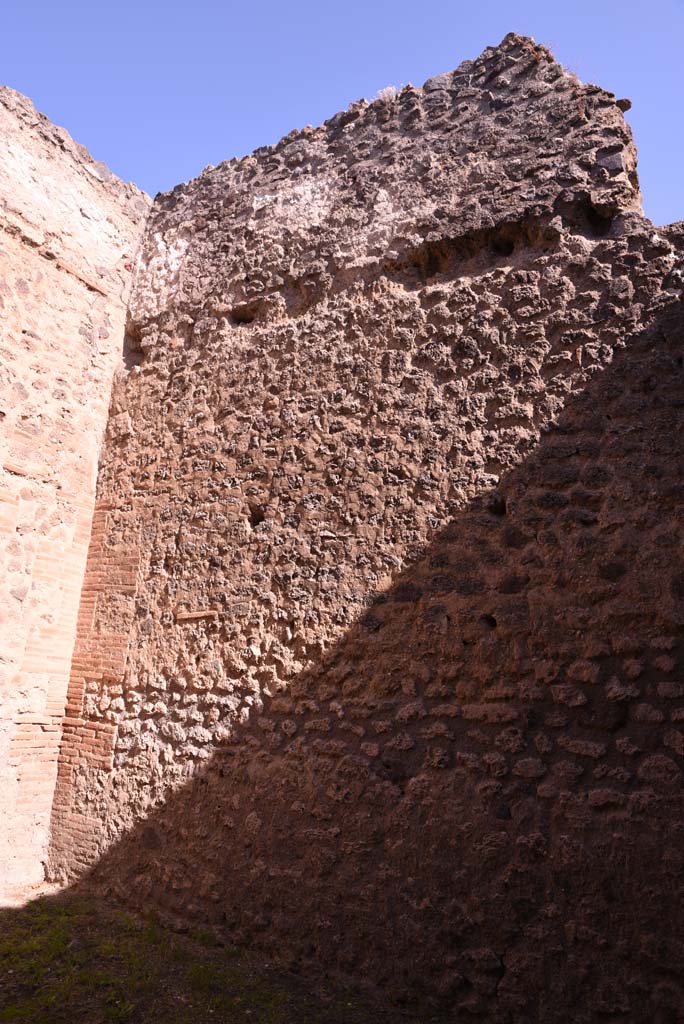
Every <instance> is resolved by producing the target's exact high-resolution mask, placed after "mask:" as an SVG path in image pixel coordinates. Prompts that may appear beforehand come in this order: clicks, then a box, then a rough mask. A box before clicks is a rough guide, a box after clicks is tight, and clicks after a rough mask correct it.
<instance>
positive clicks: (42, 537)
mask: <svg viewBox="0 0 684 1024" xmlns="http://www.w3.org/2000/svg"><path fill="white" fill-rule="evenodd" d="M0 138H2V145H1V146H0V466H1V468H0V564H1V567H2V571H1V572H0V822H1V824H0V879H1V880H3V881H8V882H32V881H38V880H39V879H41V878H42V877H43V874H44V861H45V856H46V849H47V837H48V826H49V822H50V813H51V808H52V799H53V795H54V788H55V779H56V775H57V753H58V749H59V742H60V736H61V730H62V723H63V717H64V707H65V701H66V692H67V683H68V678H69V670H70V664H71V655H72V651H73V647H74V638H75V633H76V620H77V614H78V607H79V600H82V601H83V605H84V606H85V605H87V602H88V598H87V596H86V593H85V592H82V583H83V572H84V569H85V562H86V553H87V550H88V543H89V539H90V531H91V523H92V518H93V504H94V499H95V481H96V476H97V462H98V456H99V451H100V445H101V442H102V436H103V433H104V428H105V424H106V420H107V408H108V405H109V395H110V389H111V382H112V376H113V373H114V370H115V367H116V366H117V365H118V364H119V363H120V361H121V348H122V337H123V330H124V321H125V313H126V302H127V297H128V282H129V280H130V272H131V268H132V265H133V260H134V257H135V255H136V250H137V245H138V242H139V238H140V233H141V230H142V225H143V221H144V217H145V214H146V212H147V209H148V205H149V200H147V198H146V197H145V196H143V195H142V194H141V193H140V192H139V191H138V190H137V189H136V188H134V187H133V186H131V185H124V184H122V183H121V182H119V181H117V180H116V179H115V178H114V177H113V176H112V175H111V174H109V172H108V171H107V170H106V168H104V167H102V165H98V164H96V163H94V162H93V161H92V160H91V159H90V157H89V156H88V154H87V153H86V152H85V150H83V149H82V147H80V146H77V145H76V144H75V143H74V142H73V141H72V140H71V139H70V137H69V136H68V135H67V133H66V132H64V131H63V130H62V129H59V128H55V127H54V126H53V125H51V124H50V123H49V121H47V119H46V118H44V117H42V115H40V114H38V113H37V112H36V110H35V109H34V107H33V106H32V104H31V103H30V102H29V101H28V100H26V99H25V98H24V97H23V96H20V95H19V94H18V93H15V92H13V91H12V90H10V89H2V90H0ZM98 735H99V727H96V726H92V725H91V726H89V727H88V729H87V730H86V731H85V732H84V734H83V740H84V743H83V746H84V749H85V748H86V747H87V746H88V744H89V743H90V742H92V740H93V739H95V738H96V737H97V736H98Z"/></svg>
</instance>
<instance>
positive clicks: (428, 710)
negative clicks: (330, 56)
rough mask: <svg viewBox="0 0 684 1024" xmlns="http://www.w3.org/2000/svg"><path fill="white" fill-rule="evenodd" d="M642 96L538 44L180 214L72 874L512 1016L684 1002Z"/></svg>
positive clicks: (138, 343)
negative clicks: (637, 129)
mask: <svg viewBox="0 0 684 1024" xmlns="http://www.w3.org/2000/svg"><path fill="white" fill-rule="evenodd" d="M621 107H624V104H620V105H618V104H617V103H616V101H615V98H614V97H612V96H611V95H609V94H607V93H605V92H603V91H602V90H600V89H598V88H595V87H593V86H586V85H582V84H581V83H579V82H578V81H577V79H576V78H575V77H574V76H572V75H569V74H567V73H566V72H564V70H563V69H562V68H561V67H560V66H559V65H558V64H556V63H555V62H554V60H553V59H552V57H551V56H550V55H549V54H548V53H547V51H545V50H544V49H543V48H540V47H536V46H535V45H534V44H533V43H532V42H531V41H530V40H527V39H522V38H520V37H517V36H509V37H507V38H506V39H505V40H504V42H503V43H502V44H501V46H499V47H497V48H495V49H491V50H487V51H485V53H484V54H483V55H482V57H481V58H480V59H478V60H477V61H474V62H467V63H466V64H463V65H461V66H460V67H459V68H458V69H457V70H456V71H455V72H453V73H451V74H447V75H441V76H439V77H438V78H436V79H432V80H431V81H429V82H428V83H426V84H425V86H424V87H423V89H416V88H413V87H408V88H406V89H403V90H402V91H401V92H400V93H399V94H398V95H396V96H390V95H384V96H383V97H381V98H379V99H378V100H377V101H375V102H374V103H372V104H370V105H368V104H365V103H360V104H356V105H354V106H353V107H351V108H350V109H349V110H348V111H346V112H344V113H342V114H339V115H337V116H336V117H334V118H333V119H332V120H331V121H329V122H327V123H326V124H325V125H324V126H323V127H321V128H316V129H313V128H307V129H304V130H303V131H302V132H296V133H292V134H291V135H290V136H287V137H286V138H285V139H283V140H282V141H281V142H280V143H279V144H278V145H277V146H273V147H268V148H266V149H264V150H260V151H258V152H257V153H255V154H254V155H253V156H251V157H248V158H246V159H244V160H240V161H231V162H230V163H227V164H224V165H221V166H220V167H217V168H213V169H209V170H207V171H206V172H205V173H204V174H203V175H202V176H201V177H200V178H198V179H197V180H196V181H194V182H191V183H190V184H188V185H184V186H179V187H178V188H177V189H175V190H174V191H173V192H171V193H169V194H168V195H166V196H162V197H160V198H159V199H158V200H157V201H156V203H155V205H154V208H153V211H152V214H151V218H150V221H149V223H148V228H147V231H146V235H145V240H144V245H143V254H142V261H141V265H140V269H139V271H138V274H137V279H136V282H135V286H134V294H133V298H132V303H131V325H130V331H129V343H130V345H131V348H132V349H133V350H135V351H134V352H133V353H132V356H131V361H132V362H133V361H137V363H138V365H136V366H134V367H133V368H132V369H131V371H130V372H129V373H128V375H127V376H125V377H123V376H122V377H121V378H120V379H119V380H118V381H117V384H116V386H115V389H114V394H113V400H112V407H111V413H110V420H109V426H108V431H107V437H106V442H105V447H104V451H103V456H102V462H101V468H100V477H99V484H98V505H97V511H96V519H95V529H94V536H93V542H92V544H91V548H90V553H89V559H88V567H87V572H86V592H87V601H86V602H85V603H84V604H83V605H82V611H81V615H80V617H79V631H78V638H77V644H76V652H75V657H74V667H73V672H72V680H71V686H70V708H69V712H70V715H69V718H68V719H67V723H66V727H65V741H64V746H63V753H62V762H61V766H60V778H59V782H58V790H57V795H56V800H55V807H54V817H53V843H52V847H51V861H50V870H51V872H52V874H53V876H55V877H73V876H74V875H75V874H76V873H78V872H79V871H80V870H81V869H82V868H83V867H84V866H85V865H88V864H94V863H95V862H96V861H98V859H99V858H102V855H103V854H104V855H105V856H104V859H102V860H101V861H100V865H99V868H98V869H97V871H96V874H95V876H94V879H93V881H95V882H97V884H100V885H102V886H105V887H106V886H108V887H110V888H112V889H114V890H116V891H117V892H121V893H123V894H124V895H127V896H128V898H134V899H139V900H141V901H143V902H144V903H145V904H146V905H149V901H150V900H152V901H156V902H157V903H158V904H159V905H160V906H162V907H165V908H166V909H167V910H168V911H169V912H172V913H176V914H180V915H181V916H188V915H195V914H196V915H198V916H201V917H202V919H204V920H206V919H209V920H212V921H216V922H217V923H223V924H224V925H225V927H226V928H227V929H228V931H229V932H230V934H231V935H232V936H233V937H234V938H238V939H241V940H243V941H248V942H252V943H258V944H261V945H262V946H263V947H264V948H267V949H268V950H269V951H270V953H271V954H272V955H275V956H278V957H280V958H281V959H283V958H284V959H289V960H290V961H292V962H296V961H311V960H313V961H316V962H318V963H319V964H321V963H323V964H325V965H327V966H328V967H330V968H332V969H338V970H341V971H344V972H346V973H349V974H353V975H354V976H356V977H367V978H371V979H374V980H375V981H377V982H379V983H381V984H383V985H384V986H385V987H386V988H387V989H388V990H389V991H391V992H393V993H394V994H395V995H396V996H397V997H402V996H406V995H408V994H409V993H412V994H413V996H414V997H415V996H416V995H418V996H420V995H423V994H425V995H426V996H427V997H428V998H431V999H437V998H439V999H442V1000H443V1001H445V1002H446V1003H447V1004H448V1005H449V1006H450V1007H451V1009H452V1010H454V1011H455V1010H456V1009H460V1010H462V1011H463V1012H464V1013H466V1012H467V1013H469V1014H471V1015H472V1016H474V1017H477V1016H480V1017H482V1018H484V1019H487V1020H491V1021H494V1020H497V1021H498V1020H501V1021H504V1020H516V1021H523V1020H532V1019H544V1020H558V1021H561V1020H567V1019H572V1020H575V1021H581V1020H595V1019H596V1013H606V1014H608V1015H610V1014H616V1013H619V1012H622V1010H621V1005H622V1003H624V1002H625V1000H627V1001H628V1002H629V1001H630V1000H632V1003H630V1006H632V1005H633V1007H635V1014H634V1015H633V1017H632V1019H637V1016H636V1013H637V1012H641V1011H642V1010H643V1008H644V1006H646V1005H647V1004H648V1000H649V999H651V1000H655V1002H654V1003H653V1013H655V1012H656V1011H657V1012H658V1013H660V1012H662V1013H663V1014H667V1012H669V1011H668V1007H669V1006H670V1005H671V1004H673V1003H676V1004H677V1005H681V1001H682V997H681V993H680V991H679V990H678V988H677V986H676V984H675V983H674V982H673V981H672V977H673V971H674V965H675V963H676V962H678V958H679V947H678V944H677V942H676V941H675V940H674V939H673V940H672V941H670V940H669V939H667V938H662V934H661V933H660V929H661V928H662V923H663V920H664V919H665V918H667V915H668V914H669V913H672V914H674V913H675V910H676V907H677V898H678V895H679V894H680V889H681V882H680V881H679V880H678V878H679V875H678V872H679V871H680V868H681V864H682V860H683V859H684V845H683V843H682V838H681V834H680V832H679V830H678V829H677V828H676V827H673V822H675V821H676V820H678V818H680V817H681V807H680V788H679V784H680V779H681V758H682V755H683V754H684V740H683V739H682V736H683V735H684V733H683V732H682V731H681V724H680V723H681V721H682V715H683V714H684V690H682V687H681V683H680V680H679V674H678V673H681V668H682V665H681V642H682V624H683V620H682V613H681V589H682V580H683V579H684V576H683V575H682V549H681V544H682V539H681V534H678V532H677V529H676V518H677V502H678V501H679V500H680V498H681V485H680V483H679V476H678V474H680V473H681V466H680V465H679V463H678V453H677V451H676V450H673V445H672V438H673V436H675V434H676V431H677V430H678V429H679V427H680V426H681V423H680V421H681V416H682V408H683V407H684V406H683V403H682V390H681V389H682V372H681V365H682V356H681V351H682V344H683V339H682V323H681V291H680V287H681V275H680V272H679V270H678V267H680V265H681V259H682V255H683V250H682V245H681V236H680V234H679V233H678V232H677V231H676V230H674V229H673V230H672V231H670V232H669V233H665V234H663V233H661V234H658V233H657V232H656V231H655V229H654V228H653V226H652V225H651V224H650V223H649V222H648V221H647V220H646V219H645V218H644V216H643V214H642V213H641V208H640V199H639V193H638V183H637V179H636V172H635V152H634V148H633V145H632V142H631V136H630V133H629V130H628V128H627V127H626V125H625V122H624V119H623V115H622V109H621ZM103 569H106V571H103ZM94 594H95V595H96V600H95V601H93V599H92V598H93V595H94ZM88 735H96V736H97V742H96V743H86V744H84V737H86V736H88ZM656 853H657V855H658V856H656ZM659 858H660V859H659ZM660 864H662V868H661V867H659V866H658V865H660ZM98 880H99V881H98ZM665 894H667V900H665V898H664V897H665ZM665 933H666V929H665ZM573 1000H579V1001H578V1002H577V1005H574V1004H573ZM663 1007H664V1009H663ZM662 1019H663V1020H665V1019H667V1016H663V1017H662Z"/></svg>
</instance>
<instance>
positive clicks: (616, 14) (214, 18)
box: [0, 0, 684, 224]
mask: <svg viewBox="0 0 684 1024" xmlns="http://www.w3.org/2000/svg"><path fill="white" fill-rule="evenodd" d="M509 31H516V32H521V33H524V34H527V35H532V36H534V37H535V39H537V40H538V41H539V42H543V43H545V44H546V45H547V46H550V47H551V49H552V50H553V51H554V53H555V54H556V56H557V57H558V59H559V60H560V61H561V62H562V63H563V64H565V65H566V66H567V67H568V68H570V69H571V70H572V71H575V72H576V73H577V74H578V75H579V76H580V77H581V78H583V79H584V80H585V81H593V82H597V83H598V84H600V85H603V86H604V87H605V88H607V89H610V90H612V91H613V92H615V93H617V94H618V95H619V96H628V97H630V98H631V99H632V101H633V104H634V106H633V108H632V110H631V111H630V113H629V114H628V120H629V121H630V123H631V125H632V127H633V130H634V133H635V136H636V141H637V144H638V147H639V154H640V161H639V171H640V176H641V183H642V190H643V193H644V199H645V207H646V212H647V213H648V214H649V215H650V216H651V217H652V219H653V220H654V221H655V222H656V223H659V224H663V223H667V222H669V221H673V220H678V219H684V189H683V188H682V186H681V182H682V180H684V174H683V173H682V166H683V165H684V0H650V2H646V0H621V2H617V0H616V2H604V0H592V2H588V0H577V2H573V0H562V2H560V3H556V2H554V0H515V2H511V0H466V2H461V0H430V2H429V3H417V2H416V0H413V2H411V3H408V2H407V0H394V2H391V3H389V2H381V0H365V2H363V0H345V2H343V3H340V2H338V3H334V2H333V3H331V2H329V0H286V2H282V0H280V2H273V0H261V2H259V3H248V2H245V0H241V2H239V3H236V2H233V0H224V2H221V0H185V2H183V3H180V2H179V0H167V2H166V3H161V2H159V0H137V2H135V0H116V2H113V3H107V2H103V0H87V2H86V0H49V2H48V0H5V3H4V4H3V14H2V27H1V29H0V32H1V35H0V57H1V60H0V81H2V82H3V83H4V84H6V85H10V86H12V87H13V88H15V89H19V90H20V91H21V92H24V93H27V94H28V95H29V96H30V97H31V98H32V99H33V101H34V102H35V104H36V106H37V107H38V108H39V109H40V110H42V111H44V112H45V113H46V114H48V116H49V117H50V118H51V119H52V120H53V121H55V122H57V123H58V124H61V125H63V126H64V127H66V128H68V130H69V131H70V132H71V134H72V135H73V136H74V137H75V138H76V139H77V140H78V141H79V142H82V143H83V144H84V145H85V146H87V147H88V149H90V151H91V152H92V153H93V155H94V156H95V157H96V158H97V159H100V160H104V161H105V162H106V163H107V164H108V165H109V166H110V167H111V169H112V170H113V171H115V172H116V173H117V174H119V175H120V176H121V177H123V178H126V179H130V180H132V181H135V182H136V183H137V184H138V185H140V186H141V187H142V188H144V189H145V190H146V191H148V192H150V193H151V194H154V193H155V192H157V191H161V190H165V189H168V188H170V187H172V186H173V185H174V184H176V183H177V182H179V181H184V180H186V179H188V178H190V177H193V176H194V175H196V174H198V173H199V172H200V171H201V170H202V168H203V167H205V166H206V165H207V164H216V163H219V162H220V161H221V160H224V159H227V158H228V157H231V156H238V155H242V154H244V153H247V152H249V151H250V150H252V149H254V148H255V147H257V146H260V145H265V144H267V143H271V142H275V141H277V140H278V139H279V138H280V137H281V136H282V135H284V134H286V133H287V132H289V131H290V130H291V129H292V128H299V127H303V126H304V125H306V124H318V123H320V122H321V121H323V120H324V119H325V118H326V117H329V116H331V115H332V114H334V113H335V112H336V111H337V110H339V109H341V108H343V107H345V106H347V105H348V104H349V103H350V102H351V101H352V100H355V99H358V98H359V97H361V96H366V97H369V98H370V97H372V96H373V95H374V94H375V93H376V92H377V91H378V89H381V88H383V87H384V86H386V85H395V86H400V85H403V84H405V83H407V82H412V83H413V84H415V85H420V84H421V83H422V82H423V81H424V80H425V79H426V78H428V77H430V76H431V75H433V74H436V73H438V72H441V71H446V70H449V69H451V68H453V67H455V66H456V65H457V64H459V63H460V61H461V60H464V59H466V58H473V57H476V56H477V55H478V54H479V53H480V52H481V51H482V50H483V49H484V47H485V46H488V45H491V44H495V43H498V42H499V41H500V40H501V39H502V38H503V36H504V35H505V34H506V33H507V32H509Z"/></svg>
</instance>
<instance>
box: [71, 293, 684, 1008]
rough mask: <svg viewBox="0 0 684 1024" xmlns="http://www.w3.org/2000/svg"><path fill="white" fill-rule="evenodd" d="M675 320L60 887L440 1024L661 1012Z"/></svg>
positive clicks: (654, 330) (680, 721) (676, 480)
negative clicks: (362, 981) (432, 1008)
mask: <svg viewBox="0 0 684 1024" xmlns="http://www.w3.org/2000/svg"><path fill="white" fill-rule="evenodd" d="M683 359H684V319H683V318H682V306H681V302H676V301H672V302H670V303H669V304H667V303H664V304H663V307H662V309H661V312H660V313H658V314H657V315H656V316H655V319H654V322H653V325H652V326H651V327H650V328H649V329H647V330H645V331H643V332H642V333H640V334H638V335H635V336H633V337H632V338H630V339H629V341H628V343H627V345H626V347H625V349H623V350H622V351H620V352H619V353H617V354H616V356H615V358H614V361H613V363H612V365H611V366H610V367H608V368H607V369H605V370H604V371H603V372H602V373H601V374H599V375H598V376H597V377H595V378H594V379H593V380H592V381H591V382H590V384H589V385H588V387H587V389H586V390H585V391H584V393H582V394H581V395H580V396H578V397H577V398H575V399H573V400H572V401H571V403H570V404H569V405H568V407H567V408H566V409H565V411H564V413H563V414H562V416H561V419H560V422H559V423H558V424H557V426H556V427H555V428H554V429H553V430H552V431H550V432H549V433H548V434H546V435H545V436H543V438H542V439H541V441H540V443H539V445H538V446H537V448H536V450H535V451H534V452H533V454H532V455H531V456H530V457H529V458H528V459H527V460H526V462H525V463H524V464H522V465H520V466H519V467H517V468H516V469H515V470H514V471H512V472H511V473H509V474H508V475H507V476H506V477H504V478H502V480H501V482H500V485H499V488H498V489H497V491H496V492H492V493H488V494H485V495H482V496H481V497H480V498H479V499H477V500H476V501H474V502H473V503H472V504H471V505H470V506H469V507H468V508H466V509H465V510H464V511H463V512H462V513H461V514H460V515H458V516H457V517H455V518H454V519H453V521H452V522H450V523H449V524H448V525H447V526H446V527H445V528H444V529H443V530H442V531H441V532H440V533H439V534H438V535H437V536H436V537H435V538H434V539H433V541H432V543H431V544H430V546H429V548H428V549H427V550H426V551H425V552H424V553H423V554H422V555H421V557H420V558H418V559H417V560H416V561H414V562H413V564H411V565H409V566H407V567H406V568H405V569H404V570H403V571H402V573H401V574H400V575H399V576H398V577H397V579H396V580H395V581H394V583H393V585H392V587H391V588H390V589H389V590H388V591H387V592H386V593H384V594H382V595H381V596H380V597H379V598H378V599H377V600H376V602H375V603H374V604H373V605H372V606H371V607H369V608H368V609H367V611H366V613H365V614H364V615H363V616H362V618H361V619H360V621H359V622H357V623H356V624H355V625H354V626H353V628H352V629H351V630H350V631H349V632H348V634H347V635H346V636H345V637H344V638H343V639H342V640H341V641H340V642H339V643H338V644H337V645H336V646H335V647H334V648H333V649H332V650H330V651H328V652H327V654H326V656H325V657H324V658H323V659H322V661H321V663H320V664H319V665H317V666H316V667H315V668H313V669H310V670H308V671H306V672H305V673H303V674H302V675H301V676H300V677H299V678H297V679H295V680H294V681H293V683H292V685H291V688H290V691H289V692H288V694H287V695H285V696H282V695H281V696H278V697H274V698H272V699H270V700H266V702H265V704H264V707H263V709H262V710H261V711H260V712H259V713H258V714H257V713H255V714H254V715H253V716H252V717H251V718H250V720H249V721H248V722H247V723H245V724H244V725H242V726H236V728H235V731H234V733H233V735H232V737H231V740H230V741H229V742H228V743H226V744H225V745H224V746H223V747H221V748H220V749H217V750H216V752H215V754H214V757H213V759H212V761H211V763H210V764H209V765H208V766H207V767H206V769H205V770H203V771H202V772H201V773H200V774H198V775H197V776H196V777H195V778H194V779H193V780H192V782H191V783H189V784H188V785H186V786H185V787H184V788H183V789H181V790H179V791H177V792H175V793H173V794H171V795H170V796H169V798H168V799H167V800H166V802H165V803H164V805H163V806H161V807H159V808H157V809H156V810H154V811H153V812H152V813H151V814H150V815H149V817H148V818H147V819H146V820H145V821H144V822H141V823H140V824H138V825H137V826H136V827H135V828H134V829H132V830H131V832H129V833H128V834H127V835H124V836H123V837H121V838H120V839H119V840H118V842H117V843H116V844H115V845H114V846H113V847H112V848H111V849H110V851H109V852H108V853H107V854H106V855H105V856H104V858H103V859H102V860H101V862H100V863H99V864H98V865H97V866H96V867H95V869H94V870H93V871H92V872H91V873H90V874H89V875H88V876H87V877H85V878H83V879H82V880H81V881H79V882H78V883H77V884H76V885H75V886H74V889H75V890H76V891H78V892H80V893H83V894H88V893H92V892H96V893H105V894H108V895H111V896H112V897H114V898H116V899H120V900H123V901H124V902H126V903H128V904H130V905H131V906H133V907H136V908H138V909H147V908H150V907H155V908H158V909H159V910H160V911H161V912H162V913H163V914H164V915H165V916H167V917H168V918H170V919H176V920H181V921H187V920H193V919H195V920H200V921H203V922H211V923H214V924H217V925H220V926H221V927H223V928H225V930H226V932H227V933H228V935H229V936H230V938H231V940H233V941H236V942H241V943H248V944H250V945H251V946H253V947H255V948H257V949H261V950H264V951H265V952H267V953H268V955H270V956H272V957H275V958H276V959H279V960H281V961H282V962H284V963H286V964H287V965H289V966H297V965H309V966H310V965H316V966H317V967H319V968H322V969H325V970H328V971H332V972H333V973H340V974H342V975H345V976H351V977H355V978H368V979H371V980H372V981H374V982H375V983H376V984H377V985H379V986H380V987H381V988H383V989H384V990H385V991H386V992H388V993H389V994H390V995H391V996H392V997H393V998H395V999H397V1000H398V1001H400V1002H404V1003H410V1004H416V1005H421V1004H423V1003H430V1004H439V1005H441V1006H442V1007H443V1008H445V1010H446V1012H447V1014H448V1016H449V1019H458V1020H461V1019H463V1020H468V1019H472V1018H475V1019H486V1020H488V1021H516V1022H518V1021H520V1022H522V1021H537V1020H544V1021H558V1022H560V1021H567V1020H568V1019H572V1020H573V1021H595V1020H597V1019H605V1020H611V1021H616V1020H624V1019H629V1020H630V1021H641V1020H644V1021H645V1020H649V1021H659V1022H665V1021H675V1020H682V1019H684V985H683V984H682V981H681V958H682V954H683V953H684V948H683V947H682V942H681V937H680V932H679V922H681V919H682V912H683V911H684V902H683V899H682V897H683V895H684V892H683V883H682V878H684V874H683V872H682V868H683V867H684V826H682V820H683V815H682V810H683V808H682V791H681V784H682V774H681V769H682V758H683V757H684V681H683V680H684V676H683V675H682V672H683V670H684V658H683V654H684V604H683V603H682V600H683V599H684V534H683V533H682V529H681V526H682V522H681V516H682V512H681V509H682V498H683V497H684V482H683V480H684V474H683V469H684V465H683V459H682V455H681V438H682V426H683V425H684V370H683V369H682V363H683Z"/></svg>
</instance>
